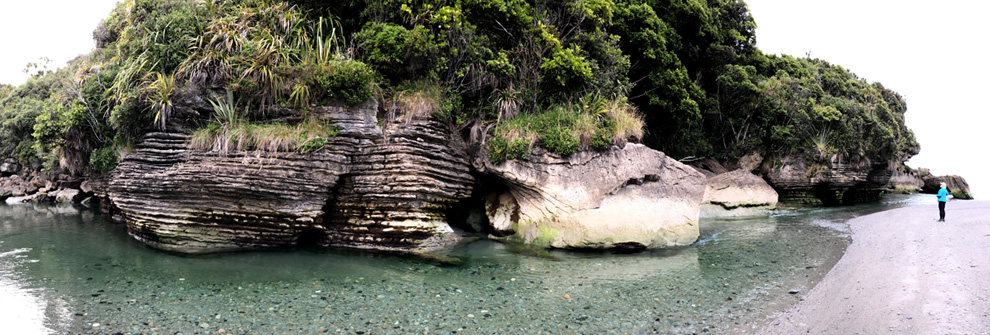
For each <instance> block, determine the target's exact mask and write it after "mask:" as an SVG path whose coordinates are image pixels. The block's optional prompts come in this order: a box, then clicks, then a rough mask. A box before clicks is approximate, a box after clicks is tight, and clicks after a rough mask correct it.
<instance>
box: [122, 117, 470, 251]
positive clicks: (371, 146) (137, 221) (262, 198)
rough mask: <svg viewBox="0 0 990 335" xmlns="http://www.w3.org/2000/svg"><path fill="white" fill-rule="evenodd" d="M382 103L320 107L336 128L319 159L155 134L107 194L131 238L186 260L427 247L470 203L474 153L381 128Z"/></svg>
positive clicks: (429, 130)
mask: <svg viewBox="0 0 990 335" xmlns="http://www.w3.org/2000/svg"><path fill="white" fill-rule="evenodd" d="M376 110H377V107H376V106H374V105H366V106H363V108H353V109H350V110H348V109H344V108H337V107H321V108H316V109H315V110H314V113H317V114H318V115H319V116H320V117H324V118H326V119H328V120H331V121H332V122H334V124H335V126H336V127H337V129H338V130H339V132H338V134H337V136H336V137H333V138H330V139H328V144H327V145H325V146H324V147H322V148H321V149H319V150H316V151H314V152H310V153H301V152H255V151H248V152H231V153H228V154H221V153H219V152H215V151H200V150H192V149H189V147H188V142H189V136H188V135H183V134H177V133H151V134H148V135H147V136H146V137H145V139H144V140H143V141H142V142H141V143H140V144H138V145H137V149H136V151H135V152H133V153H131V154H129V155H126V156H125V157H123V159H122V161H121V163H120V164H119V165H118V167H117V168H116V169H115V170H114V172H113V175H112V176H111V178H110V181H109V187H108V191H107V193H108V197H109V199H110V201H111V203H112V204H113V205H115V207H116V208H119V210H120V214H121V215H122V216H123V217H124V218H125V220H126V222H127V227H128V231H129V233H130V234H131V235H132V236H133V237H134V238H136V239H138V240H141V241H143V242H145V243H147V244H149V245H151V246H154V247H156V248H160V249H164V250H171V251H177V252H183V253H199V252H214V251H225V250H240V249H260V248H281V247H293V246H299V245H319V246H347V247H354V248H371V249H385V250H404V251H413V250H427V249H431V248H436V247H438V246H440V245H441V244H442V243H443V242H445V241H448V240H449V239H450V238H449V237H450V236H451V234H452V233H451V232H452V230H451V228H450V227H449V226H448V225H447V223H446V222H445V221H444V217H443V215H444V212H445V210H446V209H447V208H449V207H450V206H451V204H452V203H454V202H455V201H457V200H458V199H461V198H466V197H468V196H469V195H470V192H471V186H472V185H473V179H472V178H471V176H470V174H469V165H468V160H467V157H466V156H465V155H463V154H459V151H457V150H454V149H452V148H456V147H457V144H456V143H453V142H454V141H455V140H456V138H454V137H453V136H452V135H451V132H450V131H449V130H448V129H446V128H445V127H446V126H445V124H442V123H440V122H437V121H434V120H431V119H429V118H411V119H410V120H409V121H408V123H407V124H395V123H393V124H391V125H387V126H386V129H384V130H383V129H382V128H381V127H380V126H379V125H378V119H377V117H376V115H375V113H376Z"/></svg>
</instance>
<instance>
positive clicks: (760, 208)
mask: <svg viewBox="0 0 990 335" xmlns="http://www.w3.org/2000/svg"><path fill="white" fill-rule="evenodd" d="M775 208H777V191H775V190H774V189H773V187H770V185H769V184H767V182H766V181H764V180H763V178H760V177H759V176H757V175H754V174H752V173H750V172H749V171H746V170H742V169H739V170H733V171H730V172H726V173H723V174H719V175H716V176H714V177H711V178H708V186H707V187H706V188H705V196H704V200H703V201H702V206H701V216H702V217H733V216H752V215H766V214H767V213H768V212H769V211H771V210H773V209H775Z"/></svg>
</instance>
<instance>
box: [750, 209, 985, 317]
mask: <svg viewBox="0 0 990 335" xmlns="http://www.w3.org/2000/svg"><path fill="white" fill-rule="evenodd" d="M932 198H933V201H932V204H931V205H930V206H929V205H925V206H914V207H907V208H900V209H895V210H890V211H886V212H881V213H876V214H872V215H868V216H863V217H859V218H856V219H853V220H851V221H849V225H850V229H851V231H852V238H853V242H852V244H851V245H850V246H849V248H848V249H847V250H846V253H845V254H844V255H843V256H842V259H840V260H839V262H838V263H837V264H836V265H835V267H833V268H832V270H831V271H829V273H828V274H827V275H825V278H824V279H823V280H822V281H821V283H819V284H818V285H817V286H815V288H814V289H812V290H811V291H809V292H807V294H806V295H804V296H803V297H802V300H801V301H800V302H799V303H798V304H797V305H795V306H793V307H792V308H790V309H789V310H787V311H785V312H783V313H781V314H780V315H777V316H776V317H774V318H773V319H772V321H771V322H770V324H769V325H768V326H766V327H765V328H764V329H763V330H762V331H761V333H762V334H842V335H846V334H891V333H892V334H977V335H983V334H990V202H987V201H972V200H971V201H962V200H960V201H950V202H949V203H948V204H947V206H946V212H947V215H946V221H947V222H936V219H938V207H937V205H936V204H935V202H934V196H933V197H932ZM799 294H803V292H802V293H799Z"/></svg>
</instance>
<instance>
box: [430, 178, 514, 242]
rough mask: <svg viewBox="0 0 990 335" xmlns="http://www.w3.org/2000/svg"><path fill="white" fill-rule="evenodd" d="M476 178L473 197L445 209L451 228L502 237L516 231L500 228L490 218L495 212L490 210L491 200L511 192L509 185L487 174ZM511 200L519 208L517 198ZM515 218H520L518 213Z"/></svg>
mask: <svg viewBox="0 0 990 335" xmlns="http://www.w3.org/2000/svg"><path fill="white" fill-rule="evenodd" d="M475 180H476V182H475V185H474V190H473V191H472V193H471V197H469V198H467V199H463V200H461V201H458V202H457V203H456V204H454V205H453V206H450V207H449V208H448V209H447V210H446V211H445V213H444V216H445V218H446V220H447V223H448V224H449V225H450V226H451V228H454V229H457V230H461V231H464V232H466V233H469V234H472V233H473V234H478V235H480V236H488V235H492V236H498V237H502V236H507V235H511V234H513V233H515V232H513V231H511V230H509V231H506V230H504V229H498V228H497V227H496V225H495V224H494V223H493V222H492V221H491V219H490V218H491V217H492V214H493V213H489V212H488V210H489V209H488V207H489V203H490V202H499V201H500V197H504V195H508V194H510V193H509V187H508V186H507V185H505V183H504V182H502V181H501V180H499V179H497V178H494V177H490V176H486V175H480V174H476V175H475ZM510 197H511V195H510ZM511 202H512V203H513V205H514V206H512V207H514V208H518V205H515V199H511ZM493 205H494V204H493ZM499 205H501V204H499ZM492 210H495V208H493V209H492ZM517 212H518V211H516V213H517ZM514 219H515V220H518V213H517V214H516V216H515V217H514Z"/></svg>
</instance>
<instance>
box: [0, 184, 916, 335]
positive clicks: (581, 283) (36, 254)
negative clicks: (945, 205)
mask: <svg viewBox="0 0 990 335" xmlns="http://www.w3.org/2000/svg"><path fill="white" fill-rule="evenodd" d="M891 199H892V200H888V201H887V202H884V203H880V204H873V205H865V206H858V207H849V208H827V209H817V208H816V209H801V208H793V209H783V210H780V211H778V212H777V214H775V215H773V216H770V217H755V218H745V219H731V220H729V219H725V220H703V221H702V222H701V230H702V231H701V239H700V240H699V241H698V242H697V243H696V244H694V245H692V246H689V247H685V248H679V249H672V250H654V251H645V252H638V253H614V252H592V253H588V252H584V253H582V252H564V251H553V252H549V253H544V254H539V255H534V254H529V253H525V252H519V250H515V249H513V248H512V247H511V246H507V245H505V244H502V243H497V242H492V241H487V240H480V241H476V242H474V243H469V244H466V245H464V246H462V247H461V248H459V249H456V250H453V251H452V252H451V256H453V257H457V258H459V259H461V260H463V263H462V264H460V265H457V266H449V265H438V264H435V263H429V262H424V261H423V260H422V259H412V258H408V257H398V256H394V255H387V254H377V253H368V252H343V251H311V250H299V251H284V252H240V253H227V254H213V255H202V256H195V257H185V256H179V255H173V254H168V253H163V252H160V251H157V250H154V249H151V248H149V247H146V246H144V245H143V244H141V243H139V242H136V241H134V240H133V239H131V238H129V237H128V236H127V234H126V231H125V229H124V227H123V226H122V225H118V224H113V223H110V222H109V221H107V220H106V219H105V218H104V217H103V216H102V215H100V214H97V213H94V212H91V211H88V210H83V211H80V210H79V209H78V208H75V207H49V206H33V205H20V206H9V207H8V206H4V205H0V255H2V256H0V322H3V324H5V325H15V326H16V327H17V328H16V329H17V332H16V333H18V334H63V333H86V332H95V333H115V332H118V331H120V332H122V333H133V332H138V333H141V332H146V333H162V334H165V333H167V334H172V333H175V332H182V333H187V334H192V333H201V332H202V333H205V332H209V333H216V332H217V331H219V330H220V329H224V331H225V332H226V333H235V334H240V333H309V332H313V333H320V330H321V329H323V330H326V331H327V332H335V330H337V329H338V328H339V329H340V330H341V333H356V332H358V331H361V332H365V333H373V334H407V333H422V332H429V333H451V332H454V331H457V332H458V334H471V333H479V334H488V333H493V332H499V331H498V330H499V329H501V330H502V331H501V332H507V333H540V332H543V333H616V332H619V333H631V334H643V333H664V334H667V333H669V334H690V333H696V332H699V333H700V332H705V331H707V332H710V333H751V332H752V331H753V330H754V329H756V328H759V326H760V325H762V323H761V322H763V320H764V319H765V318H766V316H768V315H770V314H771V313H773V312H774V311H778V310H781V309H783V308H786V307H787V306H789V304H792V303H794V302H795V301H796V300H795V299H796V298H795V296H793V295H790V294H788V293H787V292H788V291H789V290H791V289H795V288H797V289H801V290H806V289H808V288H810V287H811V286H812V285H813V282H814V281H816V280H818V278H820V277H821V276H823V275H824V273H825V272H826V271H827V270H828V269H829V268H830V267H831V265H832V264H834V262H835V261H837V260H838V257H839V256H841V253H842V251H843V250H844V248H845V246H846V245H847V244H848V237H846V236H844V233H843V231H842V229H844V225H843V224H842V223H841V222H842V221H844V220H846V219H848V218H851V217H855V216H858V215H864V214H867V213H870V212H875V211H879V210H883V209H888V208H892V207H899V206H905V205H910V204H914V203H916V202H918V201H922V200H914V199H912V198H910V197H907V198H905V197H900V198H891ZM925 199H927V198H925ZM837 229H838V230H837ZM24 306H26V307H24ZM469 315H470V316H469ZM94 324H96V327H95V328H94ZM204 325H205V326H206V327H204ZM4 329H5V330H7V329H12V328H7V327H5V328H4Z"/></svg>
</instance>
